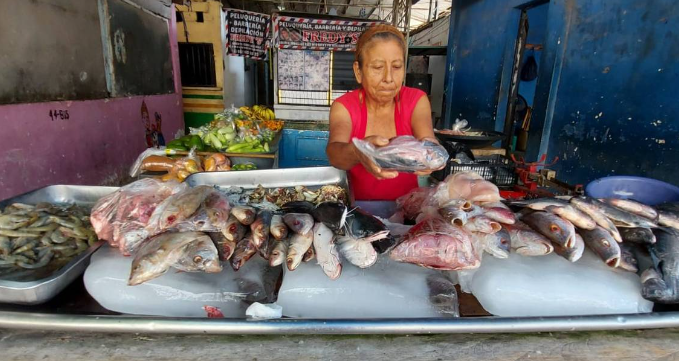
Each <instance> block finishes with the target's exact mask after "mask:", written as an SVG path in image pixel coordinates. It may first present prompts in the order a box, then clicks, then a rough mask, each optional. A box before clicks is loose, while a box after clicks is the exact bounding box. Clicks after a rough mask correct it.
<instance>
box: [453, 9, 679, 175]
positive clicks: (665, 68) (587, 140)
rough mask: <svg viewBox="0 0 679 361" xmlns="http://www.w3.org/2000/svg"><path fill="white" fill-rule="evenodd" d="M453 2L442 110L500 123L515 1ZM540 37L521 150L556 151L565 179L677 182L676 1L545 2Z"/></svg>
mask: <svg viewBox="0 0 679 361" xmlns="http://www.w3.org/2000/svg"><path fill="white" fill-rule="evenodd" d="M455 4H456V8H455V12H456V14H455V16H456V19H458V21H456V24H455V28H454V29H451V33H450V34H451V35H450V37H451V41H449V44H451V49H450V50H449V54H451V55H453V57H449V61H450V64H449V68H448V69H447V70H448V72H447V90H448V93H447V95H448V96H449V98H448V101H449V102H448V108H447V111H449V113H448V114H450V115H451V117H452V119H454V118H455V117H458V116H459V114H462V116H463V117H465V118H467V119H468V120H470V121H471V123H472V125H475V126H480V127H485V128H492V127H493V125H495V127H496V129H499V125H501V124H503V122H504V108H505V107H506V89H508V85H509V74H510V73H511V69H509V68H511V64H512V61H513V59H511V54H512V49H513V38H515V37H516V26H517V24H518V17H519V11H518V10H517V9H516V8H515V6H521V5H522V4H521V1H502V0H479V1H459V2H455ZM544 45H545V48H544V50H543V54H542V56H541V59H540V64H539V65H540V74H539V80H538V83H537V86H536V97H535V110H534V118H533V122H532V124H531V134H530V138H529V152H528V156H529V157H532V158H536V157H537V156H538V155H539V154H541V153H544V152H547V153H548V155H549V156H550V157H553V156H559V157H560V158H561V160H560V161H559V163H558V164H557V166H556V167H554V168H555V169H556V170H557V171H558V175H559V178H562V179H564V180H566V181H568V182H572V183H576V182H577V183H583V182H587V181H589V180H592V179H594V178H598V177H601V176H606V175H611V174H630V175H642V176H649V177H653V178H657V179H661V180H665V181H669V182H673V183H679V172H676V171H675V170H674V167H675V165H674V164H675V163H676V160H677V159H679V149H678V148H679V2H677V1H675V0H654V1H637V0H552V1H550V3H549V11H548V18H547V34H546V39H545V42H544Z"/></svg>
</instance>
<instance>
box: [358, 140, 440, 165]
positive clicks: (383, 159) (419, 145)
mask: <svg viewBox="0 0 679 361" xmlns="http://www.w3.org/2000/svg"><path fill="white" fill-rule="evenodd" d="M353 143H354V145H355V146H356V148H357V149H358V150H359V151H360V152H361V153H363V154H365V155H366V156H368V157H369V158H370V159H371V160H372V161H373V162H374V163H375V164H377V165H378V166H379V167H381V168H382V169H389V170H397V171H400V172H417V171H426V170H432V171H434V170H439V169H443V167H445V165H446V162H447V161H448V158H449V156H448V152H447V151H446V149H445V148H443V147H442V146H441V145H440V144H437V143H434V142H432V141H429V140H417V139H416V138H415V137H413V136H411V135H403V136H398V137H395V138H392V139H391V140H390V141H389V144H387V145H385V146H383V147H375V146H374V145H373V144H372V143H370V142H366V141H364V140H361V139H357V138H354V139H353Z"/></svg>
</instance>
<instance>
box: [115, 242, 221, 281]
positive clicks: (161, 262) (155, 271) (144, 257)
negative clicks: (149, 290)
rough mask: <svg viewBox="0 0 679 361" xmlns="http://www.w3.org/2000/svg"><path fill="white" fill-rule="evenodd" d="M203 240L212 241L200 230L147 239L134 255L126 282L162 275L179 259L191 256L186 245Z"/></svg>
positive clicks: (145, 279) (146, 279)
mask: <svg viewBox="0 0 679 361" xmlns="http://www.w3.org/2000/svg"><path fill="white" fill-rule="evenodd" d="M205 240H207V241H208V242H212V241H211V240H210V238H209V237H208V236H207V235H206V234H204V233H200V232H183V233H173V232H167V233H163V234H160V235H157V236H155V237H153V238H151V239H149V240H148V241H147V242H145V243H144V244H143V245H142V246H141V248H139V250H138V251H137V254H136V255H135V256H134V260H133V261H132V270H131V272H130V278H129V280H128V284H129V285H130V286H135V285H138V284H141V283H144V282H146V281H148V280H151V279H154V278H156V277H158V276H160V275H162V274H163V273H165V272H167V270H168V269H170V267H172V265H174V264H175V263H177V261H178V260H179V259H181V258H183V257H192V255H189V254H187V252H188V251H189V249H187V247H186V246H187V245H189V244H191V243H192V242H196V241H198V242H200V241H205ZM194 250H195V249H194Z"/></svg>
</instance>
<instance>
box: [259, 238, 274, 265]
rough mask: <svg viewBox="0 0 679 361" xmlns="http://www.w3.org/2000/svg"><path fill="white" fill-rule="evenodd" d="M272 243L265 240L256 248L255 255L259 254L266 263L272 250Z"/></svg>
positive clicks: (269, 240)
mask: <svg viewBox="0 0 679 361" xmlns="http://www.w3.org/2000/svg"><path fill="white" fill-rule="evenodd" d="M273 242H274V241H273V240H272V239H267V240H266V241H264V242H262V244H260V245H259V247H257V253H259V256H260V257H262V258H264V259H265V260H267V261H268V260H269V254H270V253H271V250H272V249H273V244H272V243H273Z"/></svg>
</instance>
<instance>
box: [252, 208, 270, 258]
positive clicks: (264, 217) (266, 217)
mask: <svg viewBox="0 0 679 361" xmlns="http://www.w3.org/2000/svg"><path fill="white" fill-rule="evenodd" d="M272 216H273V214H272V213H271V211H267V210H261V211H259V213H257V218H256V219H255V221H254V222H253V223H252V224H251V225H250V230H251V231H252V241H253V242H254V244H255V246H256V247H257V248H259V247H261V246H262V245H263V244H265V243H267V242H268V241H269V228H270V227H271V218H272ZM267 257H268V253H267Z"/></svg>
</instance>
